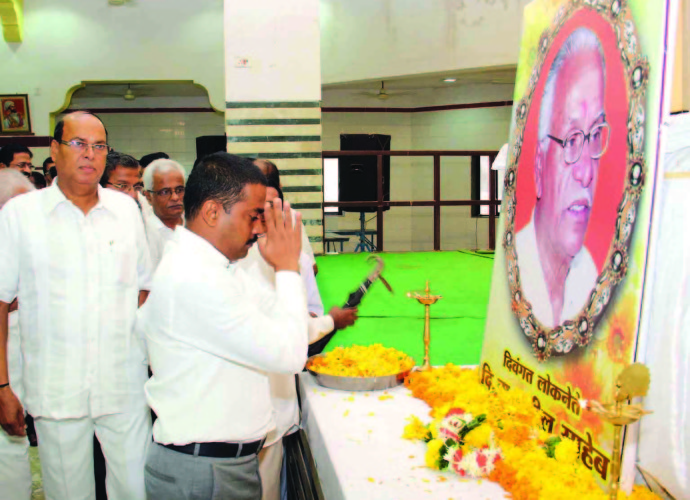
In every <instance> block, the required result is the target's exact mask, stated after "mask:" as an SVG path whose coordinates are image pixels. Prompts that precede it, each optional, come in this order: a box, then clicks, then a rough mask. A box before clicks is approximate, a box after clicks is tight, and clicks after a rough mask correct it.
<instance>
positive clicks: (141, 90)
mask: <svg viewBox="0 0 690 500" xmlns="http://www.w3.org/2000/svg"><path fill="white" fill-rule="evenodd" d="M89 87H90V88H89V91H90V92H89V94H90V95H93V96H97V97H121V98H123V99H124V100H125V101H133V100H135V99H136V98H137V97H144V96H147V95H150V92H149V90H151V89H150V85H149V86H148V87H149V88H148V89H147V85H144V84H141V85H136V84H134V85H132V84H131V83H128V84H127V86H126V87H125V86H124V84H102V85H94V86H93V87H91V86H89Z"/></svg>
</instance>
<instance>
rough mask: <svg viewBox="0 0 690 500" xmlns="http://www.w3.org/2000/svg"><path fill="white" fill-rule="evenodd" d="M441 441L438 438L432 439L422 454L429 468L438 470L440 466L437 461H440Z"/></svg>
mask: <svg viewBox="0 0 690 500" xmlns="http://www.w3.org/2000/svg"><path fill="white" fill-rule="evenodd" d="M442 447H443V441H441V440H440V439H432V440H431V441H429V443H428V444H427V448H426V454H425V455H424V462H425V463H426V466H427V467H429V468H430V469H436V470H439V469H440V468H441V466H440V464H439V462H440V461H441V448H442Z"/></svg>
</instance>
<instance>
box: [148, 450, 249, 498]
mask: <svg viewBox="0 0 690 500" xmlns="http://www.w3.org/2000/svg"><path fill="white" fill-rule="evenodd" d="M144 478H145V481H146V496H147V498H148V500H261V478H260V476H259V459H258V458H257V456H256V455H250V456H247V457H241V458H209V457H195V456H193V455H185V454H184V453H179V452H177V451H173V450H169V449H168V448H165V447H163V446H161V445H159V444H158V443H151V446H149V451H148V456H147V457H146V467H145V474H144Z"/></svg>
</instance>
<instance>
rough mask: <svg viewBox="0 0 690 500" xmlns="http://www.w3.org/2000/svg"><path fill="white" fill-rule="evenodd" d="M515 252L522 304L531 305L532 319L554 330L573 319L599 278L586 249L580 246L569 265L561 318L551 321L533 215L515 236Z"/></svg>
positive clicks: (551, 312)
mask: <svg viewBox="0 0 690 500" xmlns="http://www.w3.org/2000/svg"><path fill="white" fill-rule="evenodd" d="M515 251H516V253H517V259H518V267H519V270H520V282H521V284H522V293H523V295H524V297H525V300H527V301H528V302H529V303H530V304H532V312H533V313H534V315H535V317H536V318H537V319H538V320H539V321H540V322H541V323H542V324H543V325H544V326H545V327H547V328H555V327H556V326H558V325H561V324H563V322H564V321H566V320H568V319H574V318H575V316H577V314H578V313H579V312H580V311H581V310H582V308H583V307H584V306H585V304H586V303H587V300H589V296H590V294H591V292H592V289H593V288H594V285H595V284H596V281H597V277H598V273H597V266H596V265H595V264H594V261H593V260H592V256H591V255H590V254H589V251H588V250H587V248H586V247H585V246H584V245H583V246H582V248H581V249H580V251H579V252H578V253H577V255H575V257H574V258H573V260H572V262H571V263H570V269H569V270H568V276H567V277H566V279H565V288H564V291H563V310H562V312H561V317H560V318H554V317H553V309H552V308H551V299H550V298H549V292H548V288H547V287H546V280H545V279H544V271H543V269H542V267H541V260H540V259H539V248H538V247H537V234H536V232H535V227H534V214H533V215H532V219H531V220H530V222H529V224H527V225H526V226H525V227H524V228H523V229H522V230H521V231H520V232H519V233H517V235H516V236H515Z"/></svg>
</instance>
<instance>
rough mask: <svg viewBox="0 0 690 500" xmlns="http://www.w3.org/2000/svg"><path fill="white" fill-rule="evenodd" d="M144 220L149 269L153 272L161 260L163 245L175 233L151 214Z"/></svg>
mask: <svg viewBox="0 0 690 500" xmlns="http://www.w3.org/2000/svg"><path fill="white" fill-rule="evenodd" d="M145 220H146V224H145V226H146V238H147V240H148V243H149V250H150V251H151V269H153V270H154V271H155V270H156V269H157V268H158V265H159V264H160V263H161V259H162V258H163V251H164V249H165V245H166V244H167V243H168V241H170V240H171V239H172V237H173V234H175V231H174V230H172V229H170V228H169V227H168V226H166V225H165V224H163V221H161V220H160V219H159V218H158V216H157V215H156V214H155V213H153V212H152V213H150V214H149V215H148V216H147V217H146V219H145Z"/></svg>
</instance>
